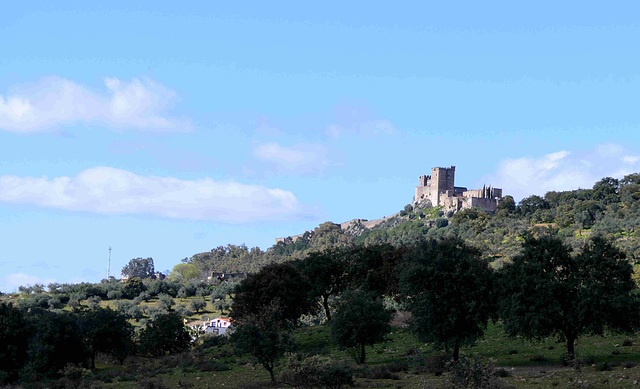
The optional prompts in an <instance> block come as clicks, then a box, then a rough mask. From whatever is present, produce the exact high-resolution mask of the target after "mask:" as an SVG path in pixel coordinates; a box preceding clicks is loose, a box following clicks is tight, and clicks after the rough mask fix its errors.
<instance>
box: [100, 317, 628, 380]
mask: <svg viewBox="0 0 640 389" xmlns="http://www.w3.org/2000/svg"><path fill="white" fill-rule="evenodd" d="M625 339H627V340H629V339H630V340H631V341H632V342H633V345H631V346H622V344H623V341H624V340H625ZM296 340H297V341H298V343H299V345H300V349H299V352H302V353H318V354H320V355H323V356H327V357H330V358H332V359H334V360H340V359H348V358H349V354H348V352H346V351H341V350H338V349H337V348H336V347H334V346H333V345H331V343H330V333H329V330H328V327H326V326H317V327H307V328H302V329H300V330H298V331H297V333H296ZM228 348H229V346H228V345H225V346H216V347H214V348H211V349H209V350H207V351H206V353H207V355H209V357H208V358H209V359H210V360H213V359H216V358H215V357H213V356H214V355H220V354H225V351H228ZM416 348H418V349H419V350H420V351H422V352H425V353H427V354H435V353H436V352H435V351H434V350H433V349H431V348H430V347H429V346H428V345H424V344H421V343H419V342H418V341H417V340H416V339H415V338H414V337H413V335H411V334H410V333H408V332H407V331H406V330H404V329H396V330H395V331H394V332H393V333H392V334H391V336H390V338H389V341H388V342H385V343H382V344H378V345H376V346H374V347H373V348H371V349H369V350H368V351H369V352H368V361H367V364H366V365H367V366H368V367H370V368H371V367H374V366H376V365H382V364H389V363H394V362H408V363H409V366H410V367H409V369H408V371H405V372H400V373H397V374H398V376H399V378H400V379H399V380H392V379H380V380H378V379H370V378H358V379H357V382H358V386H359V387H393V388H400V387H402V388H424V387H427V388H428V387H431V388H441V387H445V386H446V385H447V382H448V373H445V374H444V375H442V376H434V375H432V374H428V373H426V374H416V373H415V369H414V368H413V367H412V358H415V357H412V356H410V355H409V356H408V354H412V352H411V350H415V349H416ZM577 352H578V356H579V357H582V358H584V357H589V358H590V359H593V364H590V365H586V366H583V367H582V368H581V369H579V370H576V369H574V368H570V367H565V366H563V365H562V364H561V357H562V355H563V354H564V353H565V349H564V344H563V343H562V342H559V341H558V340H557V339H551V338H549V339H543V340H542V341H539V342H535V341H533V342H532V341H526V340H521V339H510V338H508V337H506V336H505V334H504V332H503V331H502V327H501V325H500V324H497V325H493V324H491V325H490V326H489V328H488V329H487V333H486V336H485V339H483V340H481V341H480V342H478V344H477V345H476V346H474V347H469V348H466V349H464V350H463V353H464V354H467V355H470V354H475V353H477V354H481V355H483V356H484V357H485V358H486V359H490V360H491V361H492V362H493V363H494V364H495V365H496V366H498V367H501V368H504V369H505V370H506V371H507V372H509V373H510V374H511V376H510V377H506V378H503V379H502V380H503V381H505V382H507V383H509V384H511V385H514V386H515V387H517V388H557V387H560V388H562V387H571V386H578V387H590V388H627V387H636V384H635V383H637V382H640V367H630V368H625V367H624V366H623V365H624V363H622V364H620V365H618V366H615V365H616V364H617V363H621V362H624V361H640V336H634V337H627V336H622V335H610V336H607V337H584V338H582V339H581V340H580V341H579V342H578V345H577ZM614 352H615V353H617V355H614ZM217 359H218V360H219V361H221V362H224V363H225V364H227V365H228V366H230V367H231V370H228V371H223V372H197V371H195V372H194V371H191V370H190V369H184V368H180V367H177V368H173V369H169V370H168V371H166V372H165V373H163V374H161V375H159V376H157V377H155V378H153V380H158V379H159V378H161V379H162V381H163V382H164V384H165V385H166V386H167V387H176V386H177V385H178V382H179V381H180V383H182V384H184V383H192V384H194V385H195V386H194V387H198V388H206V387H210V388H218V387H228V388H237V387H242V386H244V385H251V387H262V386H266V385H267V384H268V380H269V378H268V374H267V373H266V371H265V370H264V369H263V368H262V367H261V366H259V365H256V366H254V365H252V364H251V362H250V358H249V357H248V356H233V355H230V354H228V353H227V355H226V356H223V357H219V358H217ZM604 362H606V363H607V364H608V365H609V366H612V365H613V367H612V369H611V370H605V371H600V369H601V367H602V365H603V363H604ZM110 368H111V367H109V366H103V367H102V369H103V370H104V369H110ZM578 382H581V383H582V384H579V383H578ZM105 387H106V388H135V387H138V383H137V382H136V381H127V382H113V383H109V384H105Z"/></svg>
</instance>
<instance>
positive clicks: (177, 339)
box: [140, 312, 191, 356]
mask: <svg viewBox="0 0 640 389" xmlns="http://www.w3.org/2000/svg"><path fill="white" fill-rule="evenodd" d="M190 345H191V336H189V332H188V331H187V329H186V327H185V326H184V322H183V320H182V317H180V315H178V314H177V313H175V312H170V313H165V314H161V315H158V316H157V317H156V318H155V320H153V321H152V322H150V323H149V324H147V326H146V327H145V328H144V329H143V330H142V331H141V332H140V349H141V351H142V352H143V353H145V354H149V355H154V356H160V355H167V354H174V353H178V352H182V351H185V350H188V349H189V347H190Z"/></svg>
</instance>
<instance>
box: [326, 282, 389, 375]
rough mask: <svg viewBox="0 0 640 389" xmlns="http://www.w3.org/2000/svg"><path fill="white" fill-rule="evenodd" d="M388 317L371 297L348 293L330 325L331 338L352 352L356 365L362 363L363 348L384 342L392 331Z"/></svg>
mask: <svg viewBox="0 0 640 389" xmlns="http://www.w3.org/2000/svg"><path fill="white" fill-rule="evenodd" d="M391 314H392V312H391V310H388V309H386V308H385V307H384V305H383V303H382V301H381V300H380V299H375V295H374V294H372V293H370V292H366V291H362V290H357V291H347V292H345V293H344V295H343V296H342V298H341V299H340V303H339V304H338V308H337V311H336V314H335V317H334V319H333V321H332V322H331V337H332V338H333V340H334V341H335V342H336V344H338V345H339V346H341V347H345V348H349V349H351V351H352V352H353V353H354V357H355V359H356V360H357V362H358V363H364V362H365V360H366V352H365V346H372V345H374V344H376V343H378V342H381V341H383V340H384V339H385V336H386V335H387V334H388V333H389V332H390V331H391V325H390V322H391Z"/></svg>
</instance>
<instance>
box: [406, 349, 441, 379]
mask: <svg viewBox="0 0 640 389" xmlns="http://www.w3.org/2000/svg"><path fill="white" fill-rule="evenodd" d="M410 361H411V365H412V367H413V368H414V369H415V372H416V373H417V374H422V373H429V374H433V375H434V376H440V375H442V373H444V371H445V369H446V365H447V362H448V361H449V357H448V356H447V354H444V353H441V354H436V355H432V356H428V357H425V356H424V355H423V354H422V353H418V354H415V355H413V356H412V358H411V360H410Z"/></svg>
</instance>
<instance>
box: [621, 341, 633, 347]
mask: <svg viewBox="0 0 640 389" xmlns="http://www.w3.org/2000/svg"><path fill="white" fill-rule="evenodd" d="M622 345H623V346H624V347H630V346H633V340H631V339H625V340H623V341H622Z"/></svg>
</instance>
